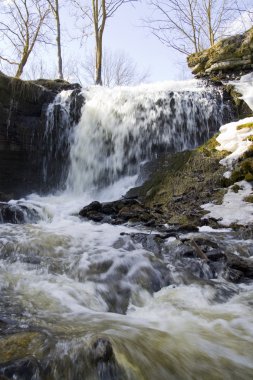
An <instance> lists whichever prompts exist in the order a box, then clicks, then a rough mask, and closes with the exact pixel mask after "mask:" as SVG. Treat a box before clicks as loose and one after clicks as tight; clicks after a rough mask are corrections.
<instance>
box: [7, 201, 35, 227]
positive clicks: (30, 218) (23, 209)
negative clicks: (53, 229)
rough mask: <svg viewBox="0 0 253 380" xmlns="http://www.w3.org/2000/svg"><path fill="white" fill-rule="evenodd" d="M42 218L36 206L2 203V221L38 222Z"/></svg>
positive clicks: (13, 222)
mask: <svg viewBox="0 0 253 380" xmlns="http://www.w3.org/2000/svg"><path fill="white" fill-rule="evenodd" d="M39 219H40V217H39V214H38V212H37V211H36V210H35V209H34V208H29V207H27V206H25V205H19V204H13V205H12V204H9V203H0V223H12V224H22V223H36V222H38V221H39Z"/></svg>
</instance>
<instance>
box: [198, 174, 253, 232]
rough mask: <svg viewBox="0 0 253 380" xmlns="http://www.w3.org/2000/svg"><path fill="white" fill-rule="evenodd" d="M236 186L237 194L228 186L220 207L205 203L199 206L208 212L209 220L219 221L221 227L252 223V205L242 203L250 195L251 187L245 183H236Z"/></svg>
mask: <svg viewBox="0 0 253 380" xmlns="http://www.w3.org/2000/svg"><path fill="white" fill-rule="evenodd" d="M237 185H238V186H240V190H239V191H238V193H235V192H234V191H233V190H232V186H230V188H229V190H228V192H227V194H225V196H224V199H223V203H222V204H221V205H215V204H213V203H207V204H205V205H203V206H201V207H202V208H203V209H204V210H206V211H209V212H210V214H209V215H208V217H209V218H214V219H217V220H219V224H220V225H222V226H230V225H231V224H232V223H237V224H241V225H247V224H249V223H253V205H252V203H249V202H245V201H244V198H245V197H247V196H248V195H250V194H251V193H252V186H251V184H250V183H248V182H246V181H241V182H237Z"/></svg>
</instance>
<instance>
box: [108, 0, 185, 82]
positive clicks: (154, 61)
mask: <svg viewBox="0 0 253 380" xmlns="http://www.w3.org/2000/svg"><path fill="white" fill-rule="evenodd" d="M148 11H149V9H148V7H147V5H145V3H144V2H142V4H140V3H137V4H136V5H135V6H134V7H133V6H129V5H125V6H122V7H121V8H120V9H119V10H118V13H117V14H116V15H115V17H113V18H111V19H110V20H109V21H108V25H107V29H106V32H105V41H104V42H105V46H106V47H108V48H110V49H112V50H114V49H115V50H117V49H118V50H124V51H125V52H126V53H128V54H129V55H130V56H131V57H132V58H133V59H134V61H135V62H136V63H137V65H138V67H140V68H143V70H145V69H148V70H149V73H150V78H149V80H150V81H162V80H170V79H185V77H186V76H189V75H190V71H189V70H188V68H187V67H186V57H185V56H184V55H182V54H179V53H177V52H176V51H175V50H174V49H172V48H168V47H166V46H165V45H163V44H162V43H161V42H160V41H159V40H158V39H157V38H156V37H155V36H153V35H152V34H151V32H150V30H149V29H148V28H145V27H143V22H142V19H143V15H148V13H149V12H148ZM183 63H184V65H183Z"/></svg>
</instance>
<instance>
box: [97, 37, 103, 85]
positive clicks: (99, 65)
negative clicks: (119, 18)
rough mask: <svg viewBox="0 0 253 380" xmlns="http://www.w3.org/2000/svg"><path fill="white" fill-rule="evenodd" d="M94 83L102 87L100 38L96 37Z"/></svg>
mask: <svg viewBox="0 0 253 380" xmlns="http://www.w3.org/2000/svg"><path fill="white" fill-rule="evenodd" d="M95 83H96V84H97V85H99V86H102V84H103V83H102V38H101V36H99V37H98V39H97V41H96V78H95Z"/></svg>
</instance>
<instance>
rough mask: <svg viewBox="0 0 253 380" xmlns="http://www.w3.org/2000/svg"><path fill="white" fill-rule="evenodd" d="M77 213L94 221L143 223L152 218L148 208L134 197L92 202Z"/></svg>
mask: <svg viewBox="0 0 253 380" xmlns="http://www.w3.org/2000/svg"><path fill="white" fill-rule="evenodd" d="M79 215H80V216H82V217H85V218H88V219H90V220H93V221H94V222H103V223H111V224H115V225H117V224H122V223H127V222H130V223H136V224H137V223H144V222H147V221H149V220H150V219H151V218H152V215H151V213H150V210H149V209H148V208H146V207H144V206H143V204H142V203H140V202H139V201H137V200H135V199H120V200H118V201H113V202H105V203H99V202H92V203H91V204H89V205H88V206H85V207H84V208H83V209H82V210H81V211H80V212H79Z"/></svg>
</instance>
